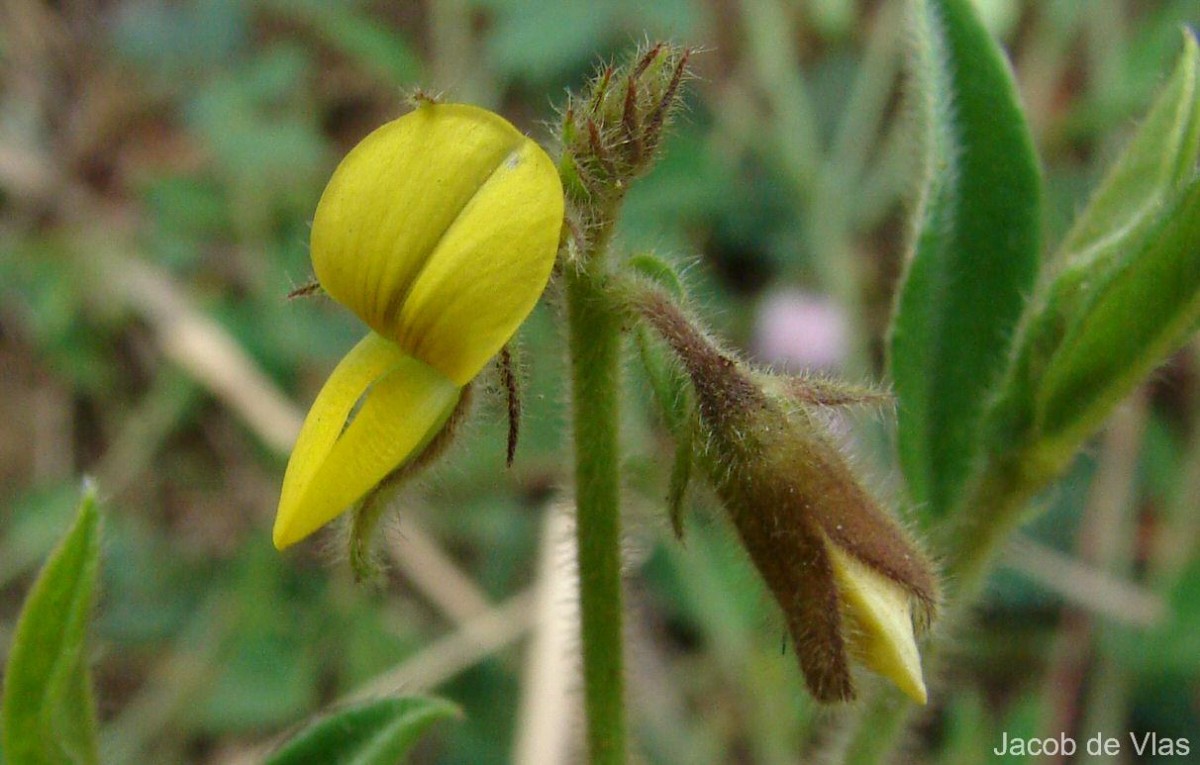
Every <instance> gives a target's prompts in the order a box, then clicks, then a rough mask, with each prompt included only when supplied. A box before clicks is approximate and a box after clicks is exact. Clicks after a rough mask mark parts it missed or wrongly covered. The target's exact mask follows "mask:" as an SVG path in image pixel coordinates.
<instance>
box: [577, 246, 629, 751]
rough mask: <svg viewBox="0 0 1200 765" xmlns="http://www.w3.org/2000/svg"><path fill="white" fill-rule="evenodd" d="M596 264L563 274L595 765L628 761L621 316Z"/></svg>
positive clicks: (587, 709) (582, 609) (588, 701)
mask: <svg viewBox="0 0 1200 765" xmlns="http://www.w3.org/2000/svg"><path fill="white" fill-rule="evenodd" d="M598 260H599V259H597V258H591V259H589V261H588V263H587V265H588V266H590V268H585V269H582V270H576V269H574V268H568V269H565V281H566V297H567V318H568V325H569V342H570V349H571V385H572V400H573V404H574V407H573V409H574V423H573V424H574V435H575V502H576V507H577V511H576V521H575V533H576V537H577V539H578V545H579V610H580V615H581V621H582V624H581V633H580V635H581V639H582V643H583V646H582V648H583V681H584V708H585V712H586V715H587V743H588V753H589V757H590V760H589V761H590V762H591V764H592V765H610V764H611V765H624V763H625V714H624V705H625V693H624V674H623V669H622V664H623V661H622V659H623V654H622V630H621V559H620V535H621V525H620V520H621V519H620V506H619V498H620V474H619V465H620V454H619V451H618V448H619V447H618V442H617V435H618V417H619V407H618V404H619V398H618V397H619V395H620V393H619V388H620V380H619V370H620V361H619V359H620V345H621V334H620V333H621V317H620V315H619V314H618V313H617V311H616V310H615V309H614V306H613V304H612V300H611V299H610V298H609V296H608V295H607V294H606V292H605V288H604V280H603V276H602V275H600V274H598V273H597V272H599V271H602V269H601V268H598V267H597V266H599V265H600V264H599V263H598V262H597V261H598Z"/></svg>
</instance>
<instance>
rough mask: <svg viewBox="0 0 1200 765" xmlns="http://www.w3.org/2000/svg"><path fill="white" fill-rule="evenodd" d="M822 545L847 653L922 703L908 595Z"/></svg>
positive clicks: (924, 696)
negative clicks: (838, 605) (835, 588)
mask: <svg viewBox="0 0 1200 765" xmlns="http://www.w3.org/2000/svg"><path fill="white" fill-rule="evenodd" d="M827 549H828V550H829V554H830V560H831V561H832V563H833V573H834V577H835V578H836V579H837V583H838V592H839V595H840V596H841V598H842V602H843V608H844V609H845V616H846V619H847V622H848V623H847V627H848V631H849V635H848V643H849V648H850V653H851V655H853V656H854V657H855V658H856V659H858V660H859V661H861V662H862V663H863V664H865V665H866V666H867V668H868V669H870V670H871V671H872V672H875V673H876V674H879V675H882V676H883V677H886V678H887V679H889V680H891V681H892V682H893V683H895V684H896V687H897V688H899V689H900V690H901V691H903V692H904V693H905V694H906V695H908V696H909V697H910V698H912V699H913V700H914V701H916V702H917V703H918V704H924V703H925V701H926V699H927V693H926V690H925V680H924V677H923V676H922V674H921V654H920V652H919V651H918V650H917V641H916V637H915V636H914V633H913V622H912V605H911V597H910V595H909V594H908V592H906V591H905V590H904V588H903V587H901V586H900V585H898V584H896V583H895V582H893V581H892V580H891V579H888V578H887V577H885V576H883V575H882V574H879V573H877V572H876V571H875V570H873V569H871V568H870V567H868V566H865V565H863V564H862V563H860V562H859V561H858V560H856V559H855V558H853V557H852V556H850V555H848V554H847V553H845V552H843V551H842V550H840V549H838V547H837V546H836V545H834V544H830V545H828V548H827Z"/></svg>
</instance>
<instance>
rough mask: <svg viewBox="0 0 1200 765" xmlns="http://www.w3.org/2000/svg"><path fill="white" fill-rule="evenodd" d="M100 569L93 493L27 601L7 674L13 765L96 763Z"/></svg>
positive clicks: (8, 750)
mask: <svg viewBox="0 0 1200 765" xmlns="http://www.w3.org/2000/svg"><path fill="white" fill-rule="evenodd" d="M99 566H100V515H99V512H98V511H97V510H96V497H95V493H94V491H93V490H91V489H90V488H89V489H87V490H86V491H85V494H84V496H83V499H82V501H81V502H80V505H79V512H78V515H77V516H76V519H75V524H74V525H73V526H72V527H71V530H70V531H69V532H68V533H67V535H66V537H65V538H64V539H63V540H62V542H60V543H59V546H58V548H57V549H55V551H54V552H53V553H52V554H51V555H50V559H49V560H48V561H47V562H46V565H45V567H44V568H43V569H42V573H41V574H40V575H39V576H38V578H37V581H36V582H34V585H33V589H32V590H30V592H29V596H28V597H27V598H26V599H25V605H24V607H23V608H22V609H21V616H20V619H19V620H18V622H17V630H16V636H15V637H14V638H13V643H12V649H11V652H10V653H9V655H8V665H7V666H6V668H5V672H4V709H3V734H4V754H5V756H6V757H7V758H8V762H10V763H12V764H13V765H43V764H45V765H57V763H82V764H84V765H88V764H89V763H96V762H98V758H97V750H96V711H95V704H94V703H93V700H92V688H91V679H90V673H89V672H88V664H87V659H88V657H87V626H88V618H89V617H90V615H91V611H92V600H93V594H94V590H95V586H96V575H97V571H98V569H99Z"/></svg>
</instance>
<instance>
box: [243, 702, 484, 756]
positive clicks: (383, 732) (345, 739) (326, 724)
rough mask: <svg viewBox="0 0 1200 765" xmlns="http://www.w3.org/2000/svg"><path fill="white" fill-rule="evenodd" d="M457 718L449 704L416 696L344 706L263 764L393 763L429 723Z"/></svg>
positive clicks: (452, 705) (309, 728)
mask: <svg viewBox="0 0 1200 765" xmlns="http://www.w3.org/2000/svg"><path fill="white" fill-rule="evenodd" d="M460 714H461V712H460V711H459V708H458V707H457V706H455V705H454V704H452V703H450V702H449V701H445V700H443V699H437V698H424V697H418V696H414V697H410V698H403V699H381V700H378V701H370V702H366V703H364V704H358V705H355V706H349V707H345V708H343V709H339V710H337V711H336V712H334V713H332V714H330V715H328V716H326V717H323V718H321V719H320V720H318V721H316V722H314V723H313V724H311V725H309V726H308V727H307V728H305V729H304V730H302V731H301V732H300V733H299V734H298V735H297V736H295V737H294V738H292V739H291V740H289V741H287V742H286V743H285V744H284V745H283V746H282V747H280V748H279V749H278V750H276V751H275V752H274V753H273V754H271V756H270V757H268V758H267V760H266V765H307V763H313V762H323V763H330V764H331V765H395V764H396V763H397V762H399V761H400V759H401V758H402V757H404V756H405V754H407V753H408V750H409V749H411V748H412V746H413V744H415V743H416V741H417V739H418V738H420V737H421V734H423V733H424V732H425V730H426V728H428V727H429V726H430V725H431V724H433V723H435V722H437V721H438V720H444V719H446V718H447V717H457V716H459V715H460Z"/></svg>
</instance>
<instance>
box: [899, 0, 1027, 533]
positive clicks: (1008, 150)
mask: <svg viewBox="0 0 1200 765" xmlns="http://www.w3.org/2000/svg"><path fill="white" fill-rule="evenodd" d="M914 6H915V11H916V12H915V14H914V16H915V24H914V32H915V34H914V39H915V43H916V44H915V50H914V52H913V55H912V59H913V60H912V69H913V75H914V80H915V83H914V85H915V93H916V97H917V104H916V106H917V110H916V111H917V113H918V116H919V117H920V118H921V119H922V120H924V122H925V125H924V128H925V131H924V132H925V135H926V142H927V145H926V152H927V157H926V167H925V178H924V182H923V188H922V197H921V204H920V207H919V209H918V213H917V226H916V232H915V237H914V241H913V245H912V252H911V254H910V257H909V261H908V267H907V272H906V275H905V278H904V283H903V284H902V286H901V288H900V292H899V294H898V296H897V303H896V313H895V316H894V318H893V322H892V332H891V347H890V363H891V371H892V378H893V381H894V385H895V391H896V394H897V398H898V404H899V412H898V418H899V426H898V427H899V430H898V439H899V448H900V458H901V463H902V465H903V468H904V472H905V476H906V478H907V480H908V485H909V489H910V492H911V495H912V498H913V499H914V500H915V501H917V502H918V503H920V504H922V505H923V506H925V507H926V508H927V511H928V512H929V513H930V514H931V515H933V516H940V515H944V514H945V513H947V512H948V511H949V510H950V509H951V508H952V507H953V506H954V503H955V501H956V498H957V497H958V495H959V493H960V492H961V489H962V486H963V484H964V483H965V481H966V480H967V479H968V478H969V472H970V469H971V467H972V464H973V462H974V458H975V455H976V453H977V451H978V448H979V444H980V439H979V435H978V433H979V424H980V420H981V417H982V413H983V409H984V405H985V404H986V403H987V401H988V400H989V398H990V396H991V394H992V390H993V388H994V386H995V383H996V381H997V377H998V375H999V374H1000V373H1001V372H1003V370H1004V368H1005V366H1006V362H1007V360H1008V358H1009V351H1010V342H1011V338H1012V336H1013V334H1014V328H1015V326H1016V324H1017V320H1018V318H1019V317H1020V315H1021V311H1022V308H1023V307H1024V304H1025V298H1026V296H1027V295H1028V294H1029V293H1030V292H1031V288H1032V286H1033V282H1034V278H1035V276H1036V273H1037V267H1038V251H1039V248H1040V238H1041V177H1040V172H1039V169H1038V164H1037V159H1036V157H1035V155H1034V151H1033V144H1032V140H1031V138H1030V135H1029V129H1028V126H1027V125H1026V122H1025V118H1024V115H1023V114H1022V112H1021V108H1020V106H1019V104H1018V103H1017V96H1016V91H1015V87H1014V85H1013V81H1012V76H1011V73H1010V71H1009V68H1008V65H1007V63H1006V62H1005V59H1004V56H1003V54H1002V52H1001V51H1000V48H999V47H998V45H997V44H996V42H995V41H994V40H993V39H992V38H991V37H990V36H989V35H988V33H987V31H986V29H985V28H984V27H983V25H982V24H981V23H980V21H979V19H978V17H977V16H976V14H975V11H974V10H973V8H972V6H971V3H970V2H969V0H916V2H915V3H914Z"/></svg>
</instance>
